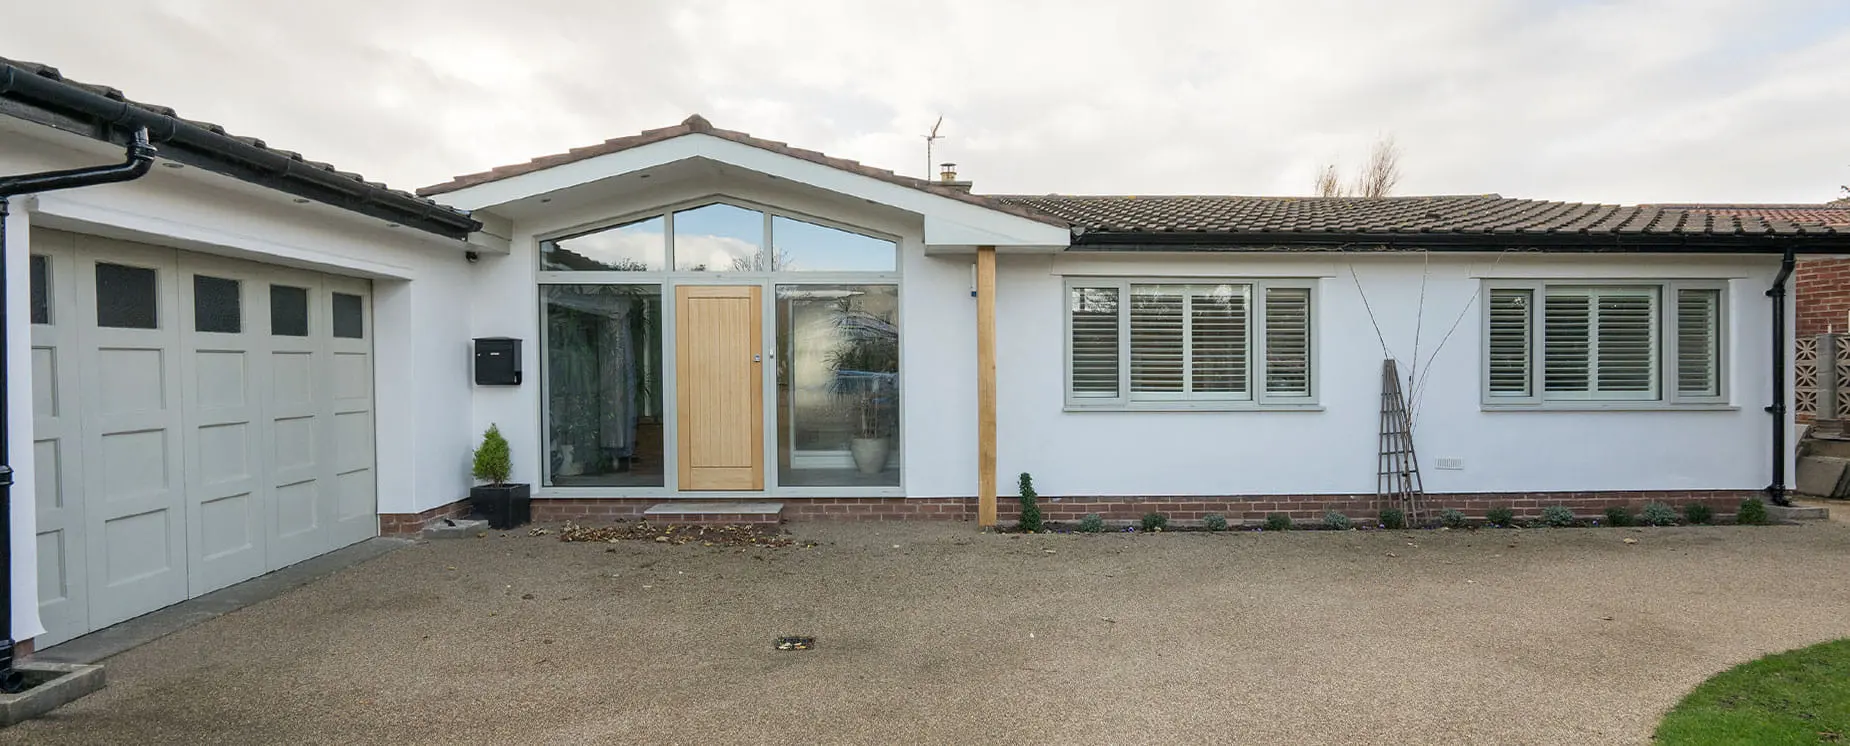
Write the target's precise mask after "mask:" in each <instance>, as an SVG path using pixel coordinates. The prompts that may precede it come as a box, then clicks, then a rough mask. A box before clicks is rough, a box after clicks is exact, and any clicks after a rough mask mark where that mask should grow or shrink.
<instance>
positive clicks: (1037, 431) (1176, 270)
mask: <svg viewBox="0 0 1850 746" xmlns="http://www.w3.org/2000/svg"><path fill="white" fill-rule="evenodd" d="M927 261H928V262H929V261H931V260H927ZM947 263H948V262H947ZM1493 264H1495V265H1496V266H1495V267H1494V269H1493V268H1492V265H1493ZM1777 265H1778V261H1777V259H1776V258H1768V257H1758V258H1745V259H1743V258H1733V259H1720V260H1715V259H1703V258H1669V257H1663V258H1654V259H1653V258H1639V257H1631V258H1627V257H1594V256H1583V257H1576V256H1567V255H1554V256H1546V257H1544V256H1538V255H1509V256H1508V257H1507V258H1505V259H1504V260H1503V261H1502V262H1501V263H1497V262H1496V258H1495V257H1494V256H1483V255H1476V256H1471V257H1468V258H1467V257H1455V256H1447V255H1442V254H1434V255H1432V257H1431V263H1430V265H1427V264H1426V259H1425V258H1423V257H1422V256H1420V255H1418V254H1411V255H1406V254H1403V255H1395V256H1378V255H1368V256H1355V257H1353V258H1343V257H1331V256H1329V255H1309V256H1303V257H1301V258H1300V257H1296V256H1250V255H1234V254H1220V255H1212V256H1204V257H1194V256H1187V257H1185V256H1175V255H1169V256H1151V257H1140V256H1125V255H1118V256H1100V255H1090V254H1080V253H1077V252H1069V253H1065V254H1061V255H1057V256H1015V257H1008V256H1005V257H1003V258H1002V260H1001V262H1000V267H999V269H998V281H997V285H998V288H997V319H998V322H997V325H998V330H997V350H998V352H997V363H996V365H997V370H998V374H997V375H998V382H997V397H998V400H999V406H998V420H999V422H998V428H999V436H998V440H999V442H998V450H999V460H1000V461H999V463H1000V467H999V471H1000V472H1001V474H1002V476H1003V477H1004V479H1003V480H1002V481H1004V482H1007V481H1008V479H1007V477H1012V476H1013V475H1014V474H1016V473H1018V472H1022V471H1028V472H1032V473H1033V474H1034V476H1035V482H1036V486H1037V487H1038V488H1039V489H1040V491H1041V493H1042V494H1046V495H1244V494H1307V493H1371V492H1373V491H1374V490H1375V469H1376V466H1375V464H1376V450H1377V433H1378V430H1379V418H1380V392H1381V361H1382V358H1383V354H1382V348H1381V342H1380V341H1378V339H1377V336H1376V333H1375V331H1374V328H1373V326H1371V324H1370V323H1369V315H1368V312H1367V311H1366V310H1365V309H1364V307H1363V300H1362V298H1363V295H1362V293H1361V292H1358V290H1357V284H1356V280H1357V279H1359V280H1360V284H1361V288H1362V290H1363V291H1365V292H1366V296H1367V302H1368V305H1369V306H1370V307H1372V308H1373V311H1374V315H1375V318H1376V319H1377V320H1378V322H1379V324H1380V327H1381V332H1382V335H1383V336H1385V338H1386V342H1387V345H1388V347H1389V349H1390V351H1391V352H1392V354H1394V355H1395V356H1396V357H1397V358H1398V359H1399V360H1400V361H1401V369H1402V373H1403V375H1405V372H1406V368H1407V367H1408V364H1409V363H1411V362H1412V361H1413V348H1414V335H1415V325H1416V319H1419V320H1420V323H1419V326H1420V332H1419V345H1420V347H1419V365H1420V366H1421V367H1422V368H1424V367H1425V366H1426V364H1427V358H1428V357H1429V356H1431V355H1433V353H1434V351H1435V348H1437V347H1438V344H1439V341H1440V339H1441V338H1442V337H1444V336H1445V335H1446V332H1447V329H1448V328H1450V327H1451V326H1452V324H1453V322H1454V321H1455V320H1457V319H1458V316H1459V313H1460V311H1464V313H1465V315H1464V318H1463V320H1462V321H1459V322H1458V327H1457V331H1456V332H1454V333H1452V335H1451V337H1450V338H1449V339H1448V340H1446V341H1445V343H1444V347H1443V348H1442V349H1440V350H1439V352H1438V356H1437V357H1436V358H1435V359H1433V360H1432V362H1431V367H1430V378H1429V379H1428V382H1427V384H1426V389H1425V393H1424V395H1423V396H1422V398H1421V400H1420V401H1419V402H1418V409H1417V411H1416V413H1415V416H1416V418H1417V419H1416V430H1415V433H1414V440H1415V443H1416V447H1417V448H1418V451H1419V454H1420V460H1421V467H1422V469H1421V475H1422V477H1423V478H1424V479H1425V487H1426V489H1427V491H1429V492H1480V491H1481V492H1492V491H1499V492H1500V491H1525V492H1526V491H1583V490H1663V489H1758V488H1761V487H1764V486H1766V484H1767V482H1768V479H1769V469H1770V465H1769V464H1770V462H1769V449H1770V448H1771V435H1770V425H1769V423H1768V415H1767V414H1766V413H1765V412H1763V411H1762V409H1761V408H1762V407H1764V406H1766V405H1767V403H1768V402H1769V400H1770V386H1769V376H1770V371H1769V369H1768V368H1769V361H1768V355H1769V354H1770V352H1769V350H1770V348H1771V340H1770V330H1769V324H1770V314H1771V310H1770V308H1769V303H1768V301H1767V300H1766V299H1765V298H1764V297H1763V293H1764V292H1765V290H1766V288H1767V287H1768V285H1769V284H1770V282H1771V280H1772V277H1773V275H1774V274H1775V272H1776V270H1777ZM1351 266H1353V268H1354V271H1355V273H1356V275H1355V278H1352V277H1351V276H1350V274H1349V272H1350V267H1351ZM946 274H947V275H948V274H951V273H948V272H947V273H946ZM1068 274H1072V275H1086V274H1092V275H1100V276H1122V277H1143V276H1153V275H1169V276H1178V277H1188V276H1198V277H1199V276H1207V277H1214V276H1218V277H1230V278H1238V277H1255V276H1272V277H1290V276H1296V277H1320V278H1322V279H1321V282H1320V283H1319V286H1318V304H1317V306H1316V308H1315V309H1314V313H1315V316H1316V318H1317V319H1318V320H1317V321H1316V326H1315V332H1316V334H1317V353H1318V363H1319V364H1318V366H1317V371H1316V375H1317V381H1318V384H1317V385H1318V390H1319V393H1320V396H1319V400H1320V402H1321V404H1322V405H1323V410H1322V411H1311V412H1066V411H1064V410H1063V384H1062V381H1063V376H1064V363H1063V355H1064V354H1065V353H1064V349H1065V348H1064V340H1063V334H1064V327H1063V316H1062V314H1063V309H1064V305H1063V287H1064V283H1063V276H1064V275H1068ZM1422 274H1425V275H1426V281H1425V301H1424V311H1423V312H1422V310H1421V308H1422V304H1421V302H1420V293H1421V277H1422ZM1483 275H1490V276H1495V277H1535V278H1589V279H1591V278H1599V279H1611V278H1640V279H1669V278H1697V277H1700V278H1728V279H1731V280H1732V282H1731V283H1730V291H1729V299H1728V300H1729V304H1730V306H1729V309H1730V310H1729V313H1730V315H1729V319H1728V322H1727V330H1728V354H1729V358H1728V360H1727V361H1726V368H1727V372H1728V390H1729V392H1730V403H1732V404H1733V405H1735V407H1736V408H1735V409H1730V410H1724V411H1669V412H1637V411H1628V412H1486V411H1483V409H1482V408H1481V406H1480V403H1479V402H1480V400H1481V398H1480V385H1479V377H1480V366H1481V365H1482V363H1481V354H1482V339H1481V334H1482V332H1481V321H1480V317H1479V314H1480V313H1481V311H1480V309H1478V308H1477V307H1476V305H1475V304H1474V302H1473V299H1472V298H1473V294H1474V293H1476V292H1477V289H1478V285H1479V283H1478V280H1477V279H1476V277H1478V276H1483ZM1467 308H1468V310H1466V309H1467ZM915 339H916V337H915ZM966 347H968V345H961V344H949V343H946V344H943V345H942V349H940V350H937V353H938V354H939V355H940V356H941V359H946V360H950V361H953V362H952V364H950V365H947V366H946V367H947V368H949V369H953V370H960V371H961V370H970V369H971V368H972V367H973V365H974V362H973V359H972V358H973V353H972V352H969V351H967V350H966V349H965V348H966ZM1788 370H1790V368H1788ZM1422 375H1424V374H1422ZM947 389H948V387H947ZM965 397H968V395H967V394H966V395H965ZM964 401H966V402H970V403H968V404H952V403H949V402H946V403H945V405H944V406H938V407H935V409H937V410H940V411H943V412H973V411H974V404H973V399H970V398H965V399H964ZM1788 427H1789V428H1790V426H1789V425H1788ZM961 429H962V428H960V427H959V426H957V425H954V424H951V423H938V424H936V425H935V426H934V427H933V429H932V432H934V433H941V434H942V435H941V440H944V439H948V438H949V437H950V436H952V435H954V434H955V433H957V432H961ZM914 445H915V446H918V444H917V442H916V441H915V442H914ZM919 447H922V446H919ZM939 450H940V453H941V455H942V456H943V457H944V459H945V463H946V464H947V465H954V468H952V469H947V470H946V472H947V474H946V475H945V476H944V477H943V478H942V479H937V480H933V481H931V482H930V483H928V484H919V483H914V484H915V485H916V486H917V487H918V490H917V491H915V492H914V493H913V494H914V495H919V496H922V495H925V494H946V495H955V494H965V495H967V494H970V492H971V491H972V489H971V488H972V487H973V484H971V481H972V480H971V479H969V478H965V477H963V474H966V473H968V467H967V466H964V464H965V463H966V462H967V461H968V459H967V458H966V457H965V454H963V453H962V451H963V450H967V449H965V448H963V447H962V444H961V443H948V444H946V445H942V446H940V449H939ZM1441 457H1444V458H1461V459H1463V460H1464V469H1463V470H1459V471H1440V470H1437V469H1434V468H1433V463H1434V461H1435V459H1437V458H1441ZM928 458H929V457H928ZM1788 474H1790V471H1788Z"/></svg>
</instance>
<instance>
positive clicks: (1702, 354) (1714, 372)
mask: <svg viewBox="0 0 1850 746" xmlns="http://www.w3.org/2000/svg"><path fill="white" fill-rule="evenodd" d="M1721 302H1722V299H1721V291H1720V290H1708V289H1703V290H1688V289H1684V290H1678V291H1677V308H1676V323H1677V359H1676V365H1677V369H1676V372H1677V394H1678V395H1679V396H1686V397H1705V396H1709V397H1713V396H1720V395H1721Z"/></svg>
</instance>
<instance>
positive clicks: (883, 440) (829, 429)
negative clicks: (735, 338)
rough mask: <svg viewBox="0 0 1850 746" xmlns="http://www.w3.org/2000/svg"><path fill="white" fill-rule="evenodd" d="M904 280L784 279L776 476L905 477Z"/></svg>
mask: <svg viewBox="0 0 1850 746" xmlns="http://www.w3.org/2000/svg"><path fill="white" fill-rule="evenodd" d="M898 311H899V289H898V288H896V287H894V286H892V285H779V286H777V351H778V355H777V468H778V472H777V483H778V484H779V485H783V486H807V487H823V486H891V487H897V486H899V326H898V323H897V319H898Z"/></svg>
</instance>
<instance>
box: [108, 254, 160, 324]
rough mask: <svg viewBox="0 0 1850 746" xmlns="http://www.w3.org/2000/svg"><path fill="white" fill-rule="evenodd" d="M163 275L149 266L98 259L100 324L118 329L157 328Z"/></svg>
mask: <svg viewBox="0 0 1850 746" xmlns="http://www.w3.org/2000/svg"><path fill="white" fill-rule="evenodd" d="M158 283H159V277H158V275H157V274H156V273H155V271H154V270H152V269H148V268H147V267H130V266H127V265H123V264H108V263H105V262H97V265H96V325H97V326H105V327H110V328H115V329H156V328H159V324H157V323H156V321H157V319H156V318H155V308H154V304H155V300H154V299H155V296H156V295H157V291H156V288H157V286H158Z"/></svg>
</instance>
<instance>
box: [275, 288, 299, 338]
mask: <svg viewBox="0 0 1850 746" xmlns="http://www.w3.org/2000/svg"><path fill="white" fill-rule="evenodd" d="M270 333H271V334H273V335H275V336H279V337H306V336H308V289H307V288H297V287H290V286H288V285H271V286H270Z"/></svg>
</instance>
